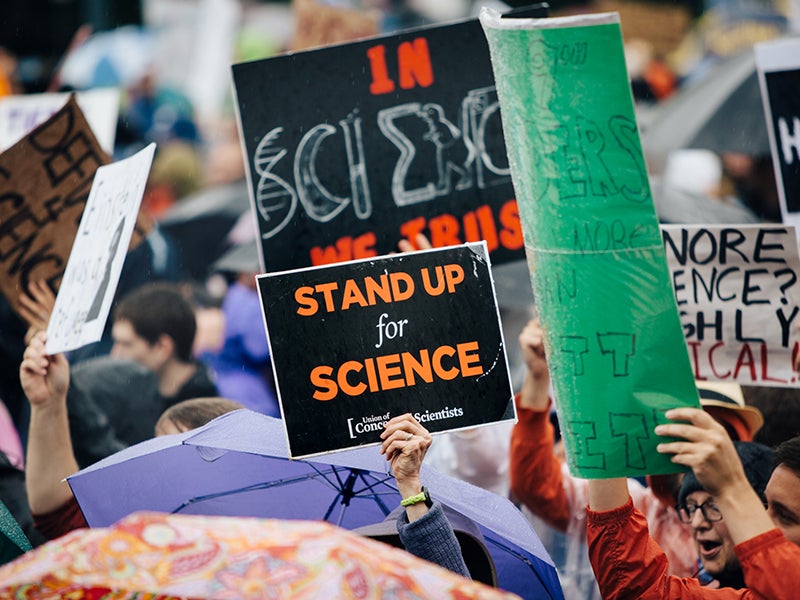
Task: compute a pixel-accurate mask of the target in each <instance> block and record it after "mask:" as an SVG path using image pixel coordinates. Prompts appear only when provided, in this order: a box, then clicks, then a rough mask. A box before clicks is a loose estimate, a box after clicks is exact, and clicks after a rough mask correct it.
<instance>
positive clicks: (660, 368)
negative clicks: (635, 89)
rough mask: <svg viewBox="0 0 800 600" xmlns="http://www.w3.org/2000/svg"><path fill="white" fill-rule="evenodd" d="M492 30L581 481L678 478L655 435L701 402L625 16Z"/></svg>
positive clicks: (550, 345) (515, 168) (508, 22)
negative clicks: (653, 185)
mask: <svg viewBox="0 0 800 600" xmlns="http://www.w3.org/2000/svg"><path fill="white" fill-rule="evenodd" d="M481 21H482V22H483V24H484V30H485V32H486V37H487V38H488V40H489V48H490V51H491V54H492V64H493V67H494V73H495V81H496V82H497V91H498V94H499V97H500V105H501V107H502V111H503V126H504V129H505V132H506V142H507V144H506V146H507V148H508V153H509V161H510V163H511V171H512V175H513V177H514V189H515V190H516V191H517V195H518V201H519V208H520V218H521V220H522V224H523V230H524V232H525V250H526V252H527V255H528V264H529V265H530V267H531V278H532V282H533V289H534V295H535V297H536V305H537V309H538V311H539V316H540V319H541V322H542V326H543V327H544V332H545V349H546V351H547V356H548V366H549V368H550V372H551V375H552V382H553V389H554V393H555V399H556V402H557V404H558V409H559V423H560V425H561V431H562V434H563V439H564V443H565V448H566V453H567V462H568V465H569V468H570V471H571V472H572V473H573V474H574V475H577V476H579V477H586V478H606V477H620V476H638V475H646V474H657V473H668V472H673V471H675V470H678V469H677V468H676V466H675V465H674V464H673V463H672V462H671V461H670V458H669V457H667V456H664V455H661V454H659V453H658V452H657V451H656V445H657V444H658V443H659V440H658V438H657V437H656V436H655V434H654V432H653V429H654V428H655V426H656V425H657V424H658V423H662V422H665V421H666V419H665V417H664V412H665V411H666V410H667V409H670V408H676V407H678V406H695V407H699V406H700V403H699V399H698V394H697V389H696V387H695V383H694V379H693V377H692V371H691V365H690V363H689V357H688V355H687V352H686V343H685V341H684V338H683V332H682V329H681V323H680V319H679V316H678V310H677V307H676V304H675V296H674V293H673V291H672V287H671V285H670V280H669V271H668V268H667V263H666V259H665V256H664V246H663V244H662V241H661V237H660V233H659V229H658V219H657V217H656V212H655V208H654V206H653V200H652V196H651V194H650V187H649V183H648V177H647V170H646V168H645V164H644V157H643V155H642V149H641V144H640V142H639V135H638V131H637V126H636V119H635V116H634V111H633V99H632V96H631V89H630V83H629V81H628V75H627V71H626V67H625V59H624V54H623V47H622V35H621V31H620V26H619V18H618V15H615V14H597V15H582V16H576V17H570V18H568V17H563V18H555V19H500V18H499V17H498V16H497V15H496V13H494V11H489V10H488V9H484V10H483V11H482V12H481Z"/></svg>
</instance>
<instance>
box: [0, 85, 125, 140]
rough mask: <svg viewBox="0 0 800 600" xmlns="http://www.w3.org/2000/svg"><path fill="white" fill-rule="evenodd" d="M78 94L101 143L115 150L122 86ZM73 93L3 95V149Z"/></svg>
mask: <svg viewBox="0 0 800 600" xmlns="http://www.w3.org/2000/svg"><path fill="white" fill-rule="evenodd" d="M75 97H76V98H77V100H78V106H80V107H81V112H83V114H84V116H85V117H86V120H87V121H88V123H89V126H90V127H91V129H92V132H93V133H94V135H95V137H96V138H97V141H98V142H99V144H100V147H101V148H102V149H103V151H105V152H106V154H109V155H111V154H113V153H114V139H115V138H116V135H117V117H118V116H119V89H117V88H98V89H94V90H87V91H85V92H77V93H76V94H75ZM68 99H69V94H67V93H64V94H25V95H21V96H5V97H3V98H0V150H5V149H6V148H8V147H9V146H11V145H13V144H14V143H16V142H17V141H19V140H20V139H21V138H22V137H23V136H24V135H25V134H26V133H28V132H29V131H30V130H31V129H33V128H34V127H36V126H37V125H39V124H40V123H42V122H43V121H45V120H46V119H48V118H49V117H51V116H52V115H53V114H54V113H55V112H57V111H58V110H59V109H60V108H62V107H63V106H64V104H65V103H66V102H67V100H68Z"/></svg>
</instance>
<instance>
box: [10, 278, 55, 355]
mask: <svg viewBox="0 0 800 600" xmlns="http://www.w3.org/2000/svg"><path fill="white" fill-rule="evenodd" d="M55 303H56V296H55V294H53V290H51V289H50V286H49V285H48V284H47V282H46V281H43V280H40V281H31V282H30V284H28V293H27V294H26V293H24V292H23V293H21V294H20V295H19V314H20V316H21V317H22V318H23V319H25V322H26V323H27V324H28V331H27V333H26V334H25V343H28V342H30V341H31V338H33V336H34V335H35V334H36V333H37V332H39V331H46V330H47V324H48V323H49V322H50V315H51V314H53V307H54V306H55Z"/></svg>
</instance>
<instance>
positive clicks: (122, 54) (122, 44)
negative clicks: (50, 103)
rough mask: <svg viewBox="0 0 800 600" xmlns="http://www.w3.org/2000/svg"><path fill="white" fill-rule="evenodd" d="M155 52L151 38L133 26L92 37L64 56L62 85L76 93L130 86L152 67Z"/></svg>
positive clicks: (143, 30)
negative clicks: (91, 89) (74, 90)
mask: <svg viewBox="0 0 800 600" xmlns="http://www.w3.org/2000/svg"><path fill="white" fill-rule="evenodd" d="M155 49H156V48H155V39H154V37H153V36H152V34H151V33H150V32H148V31H147V30H145V29H142V28H140V27H136V26H133V25H128V26H125V27H119V28H117V29H113V30H111V31H102V32H99V33H95V34H93V35H91V36H89V38H88V39H87V40H86V41H85V42H84V43H83V44H81V45H79V46H78V47H77V48H75V49H74V50H72V51H70V52H69V54H67V56H66V58H65V59H64V64H63V65H62V66H61V70H60V74H59V76H60V79H61V83H62V84H66V85H70V86H72V87H74V88H76V89H88V88H94V87H106V86H127V85H130V84H133V83H135V82H136V81H137V80H138V79H140V78H141V77H143V76H144V75H145V74H146V73H147V72H148V70H149V69H150V68H151V67H152V66H153V64H154V61H155V58H156V53H155Z"/></svg>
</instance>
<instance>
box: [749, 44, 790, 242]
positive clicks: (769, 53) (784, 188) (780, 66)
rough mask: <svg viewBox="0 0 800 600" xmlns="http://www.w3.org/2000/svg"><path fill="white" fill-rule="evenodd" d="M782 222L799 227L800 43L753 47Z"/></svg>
mask: <svg viewBox="0 0 800 600" xmlns="http://www.w3.org/2000/svg"><path fill="white" fill-rule="evenodd" d="M754 50H755V54H756V66H757V67H758V80H759V84H760V85H761V97H762V99H763V102H764V113H765V114H766V118H767V131H768V132H769V144H770V149H771V151H772V164H773V167H774V169H775V180H776V183H777V185H778V199H779V201H780V204H781V215H782V216H783V222H784V223H787V224H789V225H793V226H795V227H798V226H800V101H798V98H800V40H799V39H797V38H787V39H781V40H776V41H772V42H764V43H761V44H757V45H756V46H755V48H754Z"/></svg>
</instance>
